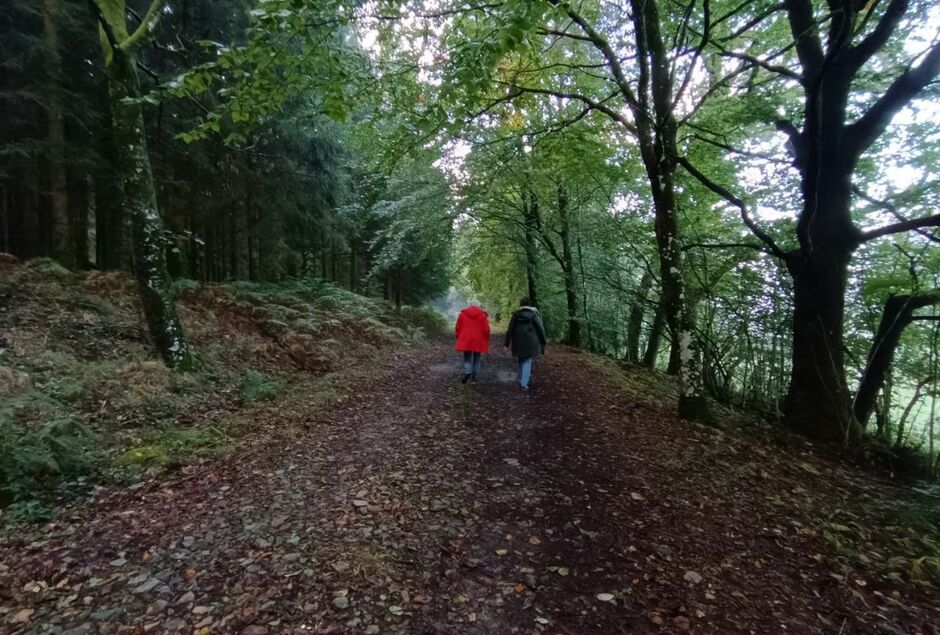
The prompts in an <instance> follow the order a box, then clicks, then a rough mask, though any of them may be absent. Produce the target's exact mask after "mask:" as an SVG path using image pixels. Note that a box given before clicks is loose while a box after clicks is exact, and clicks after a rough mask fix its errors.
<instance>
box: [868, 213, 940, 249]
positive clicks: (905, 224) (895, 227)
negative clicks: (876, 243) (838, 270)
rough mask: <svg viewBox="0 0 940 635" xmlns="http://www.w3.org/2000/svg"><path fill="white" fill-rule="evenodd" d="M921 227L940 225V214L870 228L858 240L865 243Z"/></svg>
mask: <svg viewBox="0 0 940 635" xmlns="http://www.w3.org/2000/svg"><path fill="white" fill-rule="evenodd" d="M921 227H940V214H934V215H933V216H924V217H923V218H912V219H910V220H905V221H901V222H899V223H892V224H891V225H885V226H884V227H878V228H876V229H870V230H868V231H866V232H862V233H861V234H859V237H858V242H859V243H865V242H868V241H869V240H874V239H876V238H881V237H882V236H890V235H891V234H900V233H903V232H909V231H912V230H916V229H919V228H921Z"/></svg>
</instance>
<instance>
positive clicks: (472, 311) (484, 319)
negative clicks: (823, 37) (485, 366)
mask: <svg viewBox="0 0 940 635" xmlns="http://www.w3.org/2000/svg"><path fill="white" fill-rule="evenodd" d="M456 332H457V346H456V348H457V350H458V351H466V352H471V353H489V352H490V320H489V315H488V314H487V312H486V311H484V310H483V309H481V308H479V307H475V306H468V307H467V308H466V309H464V310H463V311H461V312H460V315H458V316H457V328H456Z"/></svg>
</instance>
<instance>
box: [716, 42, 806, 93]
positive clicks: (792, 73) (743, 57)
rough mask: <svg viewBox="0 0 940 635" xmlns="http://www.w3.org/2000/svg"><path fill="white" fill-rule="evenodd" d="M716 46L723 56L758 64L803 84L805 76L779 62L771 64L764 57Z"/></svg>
mask: <svg viewBox="0 0 940 635" xmlns="http://www.w3.org/2000/svg"><path fill="white" fill-rule="evenodd" d="M715 48H717V49H718V50H719V51H720V55H721V57H730V58H732V59H738V60H743V61H745V62H749V63H751V64H753V65H754V66H758V67H760V68H762V69H764V70H765V71H768V72H770V73H776V74H777V75H781V76H783V77H789V78H790V79H793V80H796V81H797V82H800V83H801V84H802V83H803V76H802V75H800V74H799V73H797V72H795V71H793V70H790V69H789V68H787V67H786V66H779V65H777V64H771V63H769V62H766V61H764V60H762V59H759V58H757V57H754V56H753V55H748V54H747V53H736V52H734V51H729V50H727V49H725V48H724V47H722V46H720V45H718V44H716V45H715Z"/></svg>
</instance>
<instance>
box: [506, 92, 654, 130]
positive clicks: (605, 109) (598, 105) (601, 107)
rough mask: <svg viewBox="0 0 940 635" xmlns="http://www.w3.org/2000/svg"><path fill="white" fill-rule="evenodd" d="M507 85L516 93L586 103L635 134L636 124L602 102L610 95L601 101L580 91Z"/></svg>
mask: <svg viewBox="0 0 940 635" xmlns="http://www.w3.org/2000/svg"><path fill="white" fill-rule="evenodd" d="M509 86H511V87H512V89H513V90H515V91H517V93H532V94H535V95H549V96H552V97H558V98H559V99H571V100H575V101H580V102H582V103H584V104H586V105H587V106H588V107H589V108H590V109H591V110H597V111H599V112H602V113H604V114H605V115H607V116H608V117H610V118H611V119H613V120H614V121H616V122H618V123H619V124H621V125H622V126H623V127H624V128H626V129H627V130H628V131H630V132H631V133H633V134H636V126H635V125H633V123H632V122H630V121H629V120H627V118H626V117H624V116H623V114H622V113H619V112H617V111H616V110H614V109H613V108H611V107H610V106H607V105H605V104H604V102H605V101H607V100H608V99H610V97H607V98H605V99H604V100H603V101H596V100H594V99H591V98H590V97H588V96H586V95H582V94H580V93H566V92H562V91H557V90H549V89H547V88H533V87H529V86H518V85H516V84H509Z"/></svg>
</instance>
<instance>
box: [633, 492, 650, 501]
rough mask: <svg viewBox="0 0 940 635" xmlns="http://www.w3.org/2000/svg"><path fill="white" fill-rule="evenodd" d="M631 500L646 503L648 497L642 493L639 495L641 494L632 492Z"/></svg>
mask: <svg viewBox="0 0 940 635" xmlns="http://www.w3.org/2000/svg"><path fill="white" fill-rule="evenodd" d="M630 498H632V499H633V500H635V501H645V500H646V497H645V496H643V494H641V493H639V492H630Z"/></svg>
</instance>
